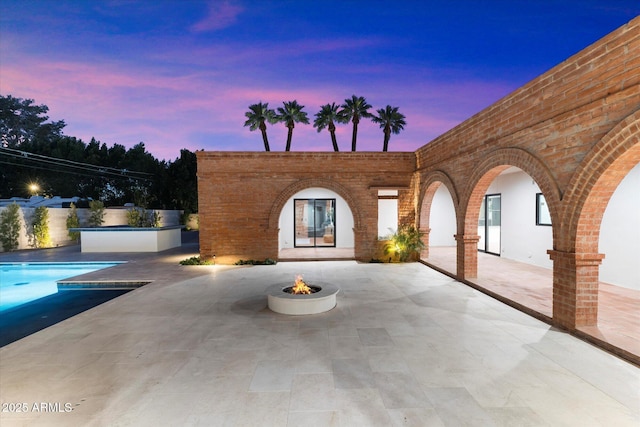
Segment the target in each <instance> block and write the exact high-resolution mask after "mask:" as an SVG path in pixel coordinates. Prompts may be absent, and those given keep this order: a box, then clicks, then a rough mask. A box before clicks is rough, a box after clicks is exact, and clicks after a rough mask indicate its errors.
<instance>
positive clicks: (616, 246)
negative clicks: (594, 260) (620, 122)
mask: <svg viewBox="0 0 640 427" xmlns="http://www.w3.org/2000/svg"><path fill="white" fill-rule="evenodd" d="M598 251H599V252H600V253H603V254H605V258H604V260H602V264H601V265H600V281H602V282H606V283H611V284H613V285H618V286H624V287H627V288H631V289H637V290H640V164H638V165H636V167H635V168H633V169H632V170H631V171H630V172H629V173H628V174H627V176H626V177H625V178H624V179H623V180H622V182H621V183H620V184H619V185H618V188H617V189H616V191H615V193H613V196H612V197H611V199H610V200H609V204H608V205H607V209H606V210H605V212H604V216H603V218H602V223H601V225H600V242H599V249H598Z"/></svg>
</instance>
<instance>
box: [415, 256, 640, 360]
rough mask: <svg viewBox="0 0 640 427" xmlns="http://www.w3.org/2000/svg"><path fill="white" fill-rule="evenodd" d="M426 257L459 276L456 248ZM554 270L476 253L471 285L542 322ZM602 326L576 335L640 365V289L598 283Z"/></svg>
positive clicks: (547, 314) (549, 305)
mask: <svg viewBox="0 0 640 427" xmlns="http://www.w3.org/2000/svg"><path fill="white" fill-rule="evenodd" d="M422 261H423V262H424V263H425V264H427V265H429V266H430V267H433V268H435V269H437V270H439V271H441V272H443V273H445V274H449V275H452V274H455V271H456V248H455V247H453V246H451V247H430V248H429V257H428V258H423V259H422ZM552 273H553V272H552V270H550V269H546V268H543V267H538V266H534V265H530V264H525V263H521V262H517V261H513V260H509V259H504V258H501V257H499V256H494V255H489V254H486V253H482V252H479V253H478V277H477V278H475V279H470V280H467V282H468V283H467V284H469V285H471V286H473V287H475V288H477V289H479V290H481V291H483V292H485V293H487V294H489V295H491V296H493V297H495V298H497V299H499V300H501V301H503V302H505V303H507V304H509V305H511V306H513V307H515V308H518V309H520V310H522V311H524V312H526V313H528V314H530V315H532V316H534V317H537V318H538V319H540V320H543V321H545V322H548V323H551V320H552V315H553V277H552ZM598 302H599V304H598V325H597V326H587V327H580V328H578V330H577V331H575V332H574V334H575V335H577V336H579V337H581V338H583V339H585V340H586V341H589V342H592V343H594V344H596V345H598V346H599V347H602V348H603V349H605V350H608V351H610V352H612V353H614V354H617V355H618V356H620V357H623V358H625V359H627V360H630V361H632V362H633V363H635V364H636V365H640V310H639V309H638V307H640V291H637V290H633V289H627V288H623V287H620V286H614V285H611V284H608V283H603V282H600V286H599V292H598Z"/></svg>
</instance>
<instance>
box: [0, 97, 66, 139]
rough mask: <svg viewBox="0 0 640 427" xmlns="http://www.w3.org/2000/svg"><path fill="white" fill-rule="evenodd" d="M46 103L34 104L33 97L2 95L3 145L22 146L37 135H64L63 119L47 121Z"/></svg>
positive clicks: (0, 103) (1, 121)
mask: <svg viewBox="0 0 640 427" xmlns="http://www.w3.org/2000/svg"><path fill="white" fill-rule="evenodd" d="M47 111H49V107H47V106H46V105H34V104H33V99H22V98H14V97H13V96H11V95H8V96H6V97H5V96H2V95H0V138H1V139H2V146H5V147H9V148H17V147H20V146H21V145H22V144H24V143H25V142H32V141H33V140H34V139H35V138H36V137H37V136H39V137H40V138H43V137H46V138H47V139H48V138H50V137H52V136H58V137H59V136H60V135H62V128H64V127H65V123H64V121H63V120H60V121H57V122H51V123H45V122H46V121H47V120H49V117H48V116H46V115H45V114H46V113H47Z"/></svg>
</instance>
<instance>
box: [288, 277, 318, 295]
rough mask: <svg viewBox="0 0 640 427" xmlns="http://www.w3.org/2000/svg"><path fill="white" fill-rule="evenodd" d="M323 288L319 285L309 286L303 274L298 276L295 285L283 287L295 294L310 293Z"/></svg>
mask: <svg viewBox="0 0 640 427" xmlns="http://www.w3.org/2000/svg"><path fill="white" fill-rule="evenodd" d="M321 289H322V288H320V287H318V286H309V285H307V284H306V283H305V281H304V280H303V279H302V275H301V274H298V275H297V276H296V281H295V282H294V284H293V286H289V287H286V288H284V289H283V291H284V292H286V293H289V294H295V295H310V294H314V293H316V292H319V291H320V290H321Z"/></svg>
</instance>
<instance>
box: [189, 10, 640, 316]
mask: <svg viewBox="0 0 640 427" xmlns="http://www.w3.org/2000/svg"><path fill="white" fill-rule="evenodd" d="M639 110H640V17H639V18H636V19H634V20H632V21H631V22H629V23H628V24H627V25H625V26H623V27H621V28H619V29H618V30H616V31H614V32H613V33H611V34H609V35H607V36H606V37H604V38H603V39H601V40H599V41H598V42H596V43H594V44H593V45H591V46H589V47H587V48H586V49H584V50H583V51H581V52H579V53H577V54H576V55H574V56H572V57H571V58H569V59H567V60H566V61H564V62H563V63H561V64H559V65H558V66H556V67H554V68H553V69H551V70H549V71H548V72H547V73H545V74H543V75H541V76H540V77H538V78H536V79H534V80H533V81H531V82H530V83H528V84H526V85H525V86H523V87H522V88H520V89H518V90H516V91H515V92H513V93H512V94H510V95H508V96H506V97H505V98H503V99H501V100H499V101H498V102H496V103H495V104H493V105H491V106H490V107H488V108H486V109H485V110H483V111H481V112H479V113H478V114H476V115H475V116H473V117H471V118H470V119H468V120H466V121H465V122H463V123H462V124H460V125H459V126H457V127H455V128H454V129H452V130H450V131H449V132H447V133H445V134H443V135H441V136H440V137H438V138H436V139H435V140H433V141H431V142H430V143H428V144H427V145H425V146H423V147H421V148H420V149H419V150H417V151H416V152H415V153H295V152H291V153H274V152H271V153H229V152H227V153H221V152H198V188H199V189H198V192H199V208H200V209H199V210H200V212H199V213H200V230H201V232H200V251H201V255H202V256H205V257H210V256H213V255H217V260H218V261H221V262H234V261H236V260H237V259H238V258H245V259H247V258H252V259H264V258H267V257H269V258H276V257H277V251H278V241H277V240H278V217H279V214H280V211H281V210H282V206H283V205H284V203H285V202H286V201H287V199H288V198H290V197H291V196H293V195H294V194H295V193H296V192H297V191H300V190H303V189H305V188H309V187H324V188H328V189H330V190H333V191H335V192H337V193H338V194H340V195H341V196H342V197H343V198H344V199H345V200H346V201H347V203H348V204H349V206H350V208H351V210H352V212H353V214H354V224H355V225H354V234H355V246H356V247H355V252H356V257H357V258H358V259H361V260H368V259H370V257H371V255H372V254H375V249H376V248H375V247H376V237H377V236H376V234H377V212H376V210H377V189H378V188H385V187H393V188H398V189H399V190H400V191H399V200H398V206H399V213H398V216H399V222H401V223H406V222H412V223H417V225H419V226H420V228H421V229H422V230H423V231H425V232H428V230H429V209H430V206H431V198H432V197H433V194H434V193H435V190H436V189H437V187H438V186H439V185H445V186H446V187H447V188H448V190H449V192H450V193H451V195H452V199H453V203H454V207H455V212H456V222H457V232H456V242H457V245H458V247H457V249H458V250H457V275H458V277H459V278H461V279H466V278H473V277H476V275H477V250H476V243H477V240H478V236H477V225H478V214H479V210H480V203H481V201H482V198H483V197H484V194H485V192H486V190H487V188H488V187H489V185H490V184H491V182H492V181H493V179H494V178H495V177H496V176H497V175H498V174H499V173H500V172H502V171H503V170H504V169H506V168H507V167H509V166H516V167H518V168H520V169H522V170H524V171H525V172H526V173H528V174H529V175H530V176H531V177H532V178H533V179H534V180H535V181H536V183H537V184H538V186H539V187H540V189H541V191H542V192H543V194H544V196H545V198H546V200H547V203H548V205H549V211H550V214H551V217H552V221H553V224H554V225H553V250H551V251H550V256H551V258H552V259H553V261H554V320H555V321H556V323H557V324H558V325H559V326H561V327H566V328H575V327H576V326H579V325H589V324H595V322H596V320H597V281H598V275H597V269H598V265H599V262H600V260H601V259H602V254H598V253H597V252H598V233H599V226H600V221H601V219H602V215H603V213H604V209H605V208H606V205H607V202H608V200H609V198H610V197H611V194H612V193H613V191H614V190H615V188H616V187H617V185H618V184H619V182H620V181H621V180H622V178H623V177H624V176H625V175H626V174H627V173H628V172H629V171H630V170H631V169H632V168H633V167H634V166H635V165H636V164H638V163H639V162H640V111H639ZM425 239H428V233H427V235H426V237H425Z"/></svg>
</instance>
